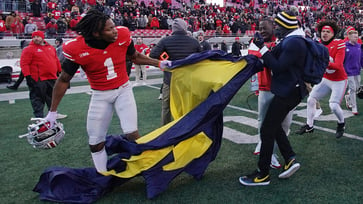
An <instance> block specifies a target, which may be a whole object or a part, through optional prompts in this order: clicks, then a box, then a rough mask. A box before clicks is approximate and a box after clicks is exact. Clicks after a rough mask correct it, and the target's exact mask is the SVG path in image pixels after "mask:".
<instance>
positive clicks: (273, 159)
mask: <svg viewBox="0 0 363 204" xmlns="http://www.w3.org/2000/svg"><path fill="white" fill-rule="evenodd" d="M270 167H271V168H273V169H279V168H281V164H280V162H279V161H278V160H277V155H276V154H272V156H271V164H270Z"/></svg>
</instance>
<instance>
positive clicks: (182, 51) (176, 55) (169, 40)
mask: <svg viewBox="0 0 363 204" xmlns="http://www.w3.org/2000/svg"><path fill="white" fill-rule="evenodd" d="M164 52H166V53H167V54H168V56H169V58H168V60H171V61H173V60H178V59H184V58H186V57H187V56H189V55H190V54H193V53H196V52H201V47H200V45H199V42H198V41H197V40H196V39H194V38H192V37H190V36H188V35H187V33H186V32H183V31H178V32H173V33H172V35H171V36H168V37H165V38H162V39H161V40H160V41H159V42H158V43H157V44H156V46H155V47H153V48H152V50H151V52H150V55H149V56H150V57H151V58H154V59H160V56H161V54H163V53H164ZM170 77H171V73H170V72H164V83H166V84H168V85H169V84H170Z"/></svg>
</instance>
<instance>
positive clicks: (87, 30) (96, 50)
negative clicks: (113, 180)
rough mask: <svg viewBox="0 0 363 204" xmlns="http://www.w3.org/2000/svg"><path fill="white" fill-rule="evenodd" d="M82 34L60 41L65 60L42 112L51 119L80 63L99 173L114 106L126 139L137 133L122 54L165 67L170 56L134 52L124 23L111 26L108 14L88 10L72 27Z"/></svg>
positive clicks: (102, 169) (104, 164)
mask: <svg viewBox="0 0 363 204" xmlns="http://www.w3.org/2000/svg"><path fill="white" fill-rule="evenodd" d="M76 30H77V32H78V33H79V34H80V36H78V37H76V38H74V39H72V40H70V41H68V42H66V43H65V44H64V45H63V53H64V56H65V57H66V60H65V61H64V62H63V64H62V73H61V75H60V77H59V78H58V80H57V82H56V84H55V87H54V90H53V98H52V105H51V108H50V110H49V113H48V115H47V117H46V119H47V120H48V121H50V122H51V124H54V122H55V117H54V115H56V112H57V107H58V105H59V103H60V101H61V99H62V97H63V96H64V94H65V92H66V90H67V88H68V86H69V83H70V80H71V79H72V77H73V75H74V74H75V73H76V71H77V69H78V68H79V66H81V67H82V69H83V70H84V72H85V73H86V75H87V78H88V81H89V83H90V85H91V88H92V89H93V91H92V93H93V94H92V97H91V101H90V104H89V109H88V115H87V133H88V136H89V146H90V149H91V155H92V159H93V163H94V165H95V167H96V169H97V171H98V172H105V171H107V154H106V151H105V137H106V134H107V130H108V127H109V124H110V122H111V119H112V115H113V112H114V111H113V109H115V111H116V113H117V115H118V117H119V119H120V124H121V128H122V130H123V133H124V134H125V135H126V139H128V140H136V139H137V138H139V137H140V135H139V132H138V128H137V109H136V103H135V98H134V94H133V92H132V86H131V85H130V82H129V77H128V75H127V72H126V56H127V57H128V58H130V59H131V60H132V62H133V63H135V64H148V65H152V66H156V67H158V66H159V67H160V68H165V66H166V64H167V63H168V61H162V62H160V61H159V60H156V59H151V58H149V57H147V56H145V55H143V54H141V53H139V52H136V50H135V47H134V44H133V42H132V39H131V36H130V32H129V30H128V28H126V27H121V26H120V27H115V24H114V22H113V21H112V19H111V18H110V17H109V16H107V15H105V14H103V13H102V12H99V11H97V10H90V11H89V12H88V13H87V14H86V16H84V17H83V18H82V20H81V21H80V22H79V23H78V24H77V26H76Z"/></svg>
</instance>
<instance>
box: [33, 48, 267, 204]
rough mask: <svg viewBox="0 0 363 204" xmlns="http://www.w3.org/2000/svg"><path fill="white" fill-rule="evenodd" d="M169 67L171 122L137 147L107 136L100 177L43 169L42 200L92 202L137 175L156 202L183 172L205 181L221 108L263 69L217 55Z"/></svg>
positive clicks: (250, 60)
mask: <svg viewBox="0 0 363 204" xmlns="http://www.w3.org/2000/svg"><path fill="white" fill-rule="evenodd" d="M172 64H173V67H172V69H170V71H171V72H172V79H171V85H170V108H171V112H172V115H173V118H174V121H172V122H170V123H169V124H167V125H165V126H162V127H160V128H159V129H156V130H154V131H152V132H151V133H149V134H147V135H145V136H143V137H141V138H140V139H138V140H137V141H136V143H133V142H129V141H126V140H124V139H123V138H122V137H120V136H109V137H107V139H106V151H107V153H108V155H113V156H112V157H111V158H110V159H109V161H108V163H107V168H108V169H109V171H107V172H105V173H104V174H103V175H101V174H99V173H97V172H96V170H95V168H84V169H72V168H64V167H51V168H48V169H46V170H45V171H44V172H43V174H42V175H41V176H40V179H39V182H38V184H37V185H36V186H35V188H34V191H35V192H38V193H40V199H41V200H50V201H57V202H73V203H91V202H94V201H96V200H97V199H98V198H100V197H101V196H103V195H104V194H105V193H107V192H109V191H111V190H112V189H113V188H114V187H115V186H119V185H122V184H123V183H125V182H126V181H128V180H129V179H131V178H133V177H135V176H138V175H141V176H143V177H144V178H145V182H146V189H147V197H148V198H154V197H155V196H157V195H158V194H160V193H162V192H163V191H164V190H166V188H167V187H168V185H169V183H170V182H171V181H172V180H173V178H175V177H176V176H177V175H179V174H180V173H182V172H186V173H188V174H190V175H192V176H193V177H194V178H196V179H200V178H201V177H202V176H203V174H204V172H205V170H206V168H207V167H208V165H209V163H210V162H211V161H213V160H214V159H215V158H216V156H217V153H218V151H219V148H220V145H221V140H222V132H223V110H224V108H225V107H226V106H227V105H228V103H229V101H230V100H231V99H232V98H233V96H234V95H235V94H236V93H237V91H238V90H239V89H240V87H241V86H242V85H243V84H244V83H245V82H246V81H247V80H248V79H249V78H250V77H251V76H252V75H253V74H255V73H256V72H258V71H259V70H260V69H261V68H262V64H261V63H260V61H259V60H258V59H257V58H256V57H254V56H246V57H242V58H234V57H232V56H230V55H227V54H226V53H225V52H222V51H215V50H214V51H207V52H203V53H198V54H193V55H191V56H189V57H187V58H185V59H183V60H177V61H173V63H172Z"/></svg>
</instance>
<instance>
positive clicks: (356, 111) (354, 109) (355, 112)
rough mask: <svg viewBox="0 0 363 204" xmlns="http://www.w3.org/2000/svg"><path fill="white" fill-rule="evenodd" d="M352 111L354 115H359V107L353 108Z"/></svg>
mask: <svg viewBox="0 0 363 204" xmlns="http://www.w3.org/2000/svg"><path fill="white" fill-rule="evenodd" d="M352 113H353V115H358V108H357V107H355V108H352Z"/></svg>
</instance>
